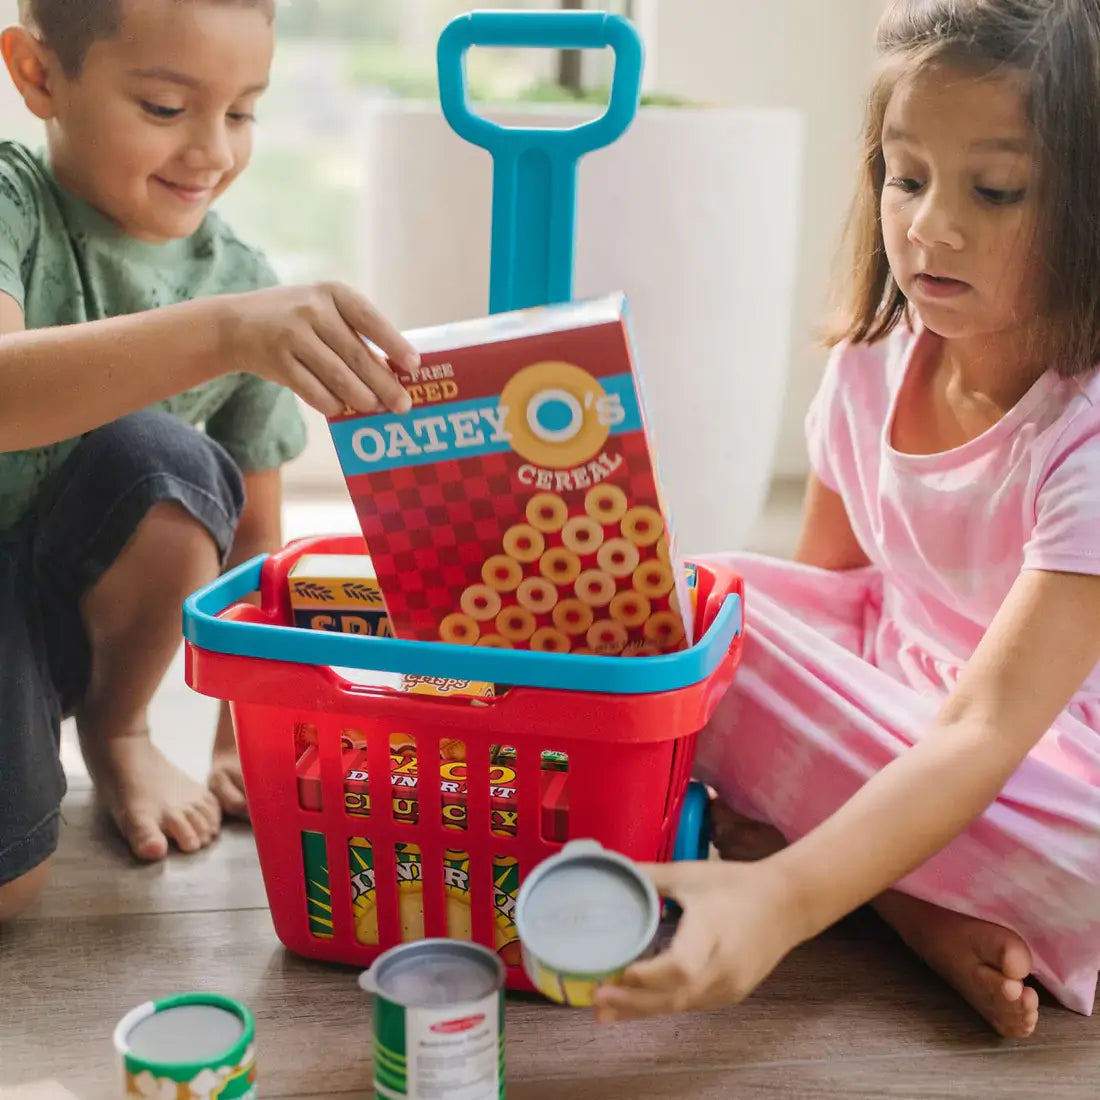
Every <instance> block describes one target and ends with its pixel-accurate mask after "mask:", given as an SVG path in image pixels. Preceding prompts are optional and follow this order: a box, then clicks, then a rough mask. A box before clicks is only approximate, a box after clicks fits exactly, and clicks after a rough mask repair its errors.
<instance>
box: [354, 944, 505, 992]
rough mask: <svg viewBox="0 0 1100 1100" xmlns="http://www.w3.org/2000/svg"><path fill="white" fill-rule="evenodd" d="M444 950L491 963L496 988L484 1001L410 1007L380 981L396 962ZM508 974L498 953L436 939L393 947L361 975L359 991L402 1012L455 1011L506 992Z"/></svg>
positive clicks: (480, 947) (484, 948)
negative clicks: (457, 1008) (436, 1009)
mask: <svg viewBox="0 0 1100 1100" xmlns="http://www.w3.org/2000/svg"><path fill="white" fill-rule="evenodd" d="M440 947H445V948H447V949H448V950H450V951H453V952H455V953H460V954H463V955H466V956H467V957H470V958H474V959H476V960H477V961H479V962H483V963H487V964H488V965H489V968H491V970H492V973H493V977H494V981H493V985H492V986H491V987H490V988H488V989H486V990H485V992H484V993H483V994H482V995H481V996H480V997H473V998H471V997H466V998H463V999H462V1000H459V1001H451V1002H448V1003H447V1004H445V1005H439V1006H435V1005H430V1006H427V1005H417V1004H409V1003H408V1002H406V1001H403V1000H401V999H400V998H399V997H395V996H394V995H393V994H392V993H390V992H388V991H387V990H386V989H384V988H383V987H382V985H381V982H380V979H381V978H382V977H383V976H384V972H385V970H386V969H387V968H388V967H389V966H391V965H392V964H393V963H394V962H396V961H399V960H400V959H402V958H404V957H405V956H406V955H417V954H420V953H422V952H424V951H426V950H432V949H438V948H440ZM506 973H507V972H506V970H505V967H504V961H503V960H502V959H501V957H500V956H499V955H498V954H497V953H496V952H495V951H491V950H490V949H489V948H488V947H485V946H484V945H483V944H480V943H473V942H472V941H470V940H454V939H447V938H446V937H436V938H433V939H424V940H411V941H410V942H408V943H399V944H398V945H397V946H396V947H391V948H390V949H389V950H388V951H384V952H383V953H382V954H381V955H379V956H378V958H376V959H375V960H374V962H373V963H371V965H370V969H369V970H364V971H363V973H362V974H360V975H359V988H360V989H362V990H363V991H364V992H366V993H369V994H371V995H372V996H374V997H381V998H383V1000H386V1001H389V1002H390V1003H391V1004H395V1005H400V1006H401V1007H402V1008H412V1009H417V1008H425V1007H432V1008H434V1007H439V1008H454V1007H461V1006H462V1005H469V1004H476V1003H477V1002H478V1001H481V1000H484V999H485V998H486V997H491V996H493V995H495V994H497V993H499V992H500V991H501V990H502V989H503V988H504V981H505V977H506Z"/></svg>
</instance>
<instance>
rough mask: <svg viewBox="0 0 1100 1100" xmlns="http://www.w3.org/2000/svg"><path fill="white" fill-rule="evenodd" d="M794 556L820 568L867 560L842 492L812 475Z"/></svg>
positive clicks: (844, 566) (853, 565)
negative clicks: (836, 491)
mask: <svg viewBox="0 0 1100 1100" xmlns="http://www.w3.org/2000/svg"><path fill="white" fill-rule="evenodd" d="M794 560H795V561H798V562H802V563H803V564H804V565H816V566H817V567H818V568H819V569H835V570H843V569H858V568H859V567H860V566H862V565H867V564H868V559H867V555H866V554H865V553H864V552H863V547H861V546H860V545H859V542H858V541H857V540H856V536H855V533H854V532H853V531H852V523H851V520H849V519H848V510H847V509H846V508H845V507H844V501H843V500H841V498H840V494H839V493H834V492H833V490H832V489H828V488H826V487H825V485H824V484H823V483H822V482H821V481H820V480H819V479H818V478H817V476H816V475H814V474H811V475H810V481H809V484H808V485H807V486H806V499H805V502H804V503H803V506H802V534H801V536H800V538H799V540H798V548H797V549H796V550H795V552H794Z"/></svg>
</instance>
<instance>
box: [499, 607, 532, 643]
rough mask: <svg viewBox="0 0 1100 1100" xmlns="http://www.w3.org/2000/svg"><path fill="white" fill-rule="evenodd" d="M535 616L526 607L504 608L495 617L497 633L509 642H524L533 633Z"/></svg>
mask: <svg viewBox="0 0 1100 1100" xmlns="http://www.w3.org/2000/svg"><path fill="white" fill-rule="evenodd" d="M536 625H537V624H536V623H535V616H534V615H532V614H531V612H530V611H528V610H527V608H526V607H506V608H505V609H504V610H503V611H502V612H501V613H500V614H499V615H498V616H497V633H498V634H500V636H501V637H502V638H506V639H507V640H508V641H510V642H525V641H527V639H528V638H530V637H531V635H532V634H534V633H535V626H536Z"/></svg>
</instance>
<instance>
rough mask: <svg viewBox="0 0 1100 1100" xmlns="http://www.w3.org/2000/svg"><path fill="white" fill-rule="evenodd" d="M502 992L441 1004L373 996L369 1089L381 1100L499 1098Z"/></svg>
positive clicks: (489, 1099)
mask: <svg viewBox="0 0 1100 1100" xmlns="http://www.w3.org/2000/svg"><path fill="white" fill-rule="evenodd" d="M502 1000H503V995H502V994H501V993H499V992H497V993H493V994H492V995H491V996H488V997H485V998H483V999H481V1000H479V1001H474V1002H470V1003H467V1004H463V1005H460V1006H445V1007H441V1008H436V1007H432V1008H405V1007H403V1006H401V1005H399V1004H394V1003H393V1002H392V1001H389V1000H387V999H386V998H385V997H384V996H381V995H377V994H376V995H375V998H374V1008H373V1015H374V1090H375V1095H376V1096H378V1097H384V1098H385V1100H503V1097H504V1033H503V1029H502V1027H501V1024H502V1022H503V1005H502Z"/></svg>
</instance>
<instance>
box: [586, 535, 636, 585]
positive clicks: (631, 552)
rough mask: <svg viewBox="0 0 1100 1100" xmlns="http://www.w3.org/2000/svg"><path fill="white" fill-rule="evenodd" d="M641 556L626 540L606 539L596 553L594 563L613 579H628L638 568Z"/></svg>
mask: <svg viewBox="0 0 1100 1100" xmlns="http://www.w3.org/2000/svg"><path fill="white" fill-rule="evenodd" d="M641 560H642V555H641V554H639V553H638V548H637V547H636V546H634V545H633V544H632V543H629V542H627V541H626V539H608V540H607V542H605V543H604V544H603V546H601V547H600V548H599V550H597V551H596V562H597V563H598V564H599V567H600V568H601V569H602V570H603V571H604V572H605V573H610V574H611V576H613V577H629V576H630V574H631V573H633V572H634V570H635V569H637V568H638V562H640V561H641Z"/></svg>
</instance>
